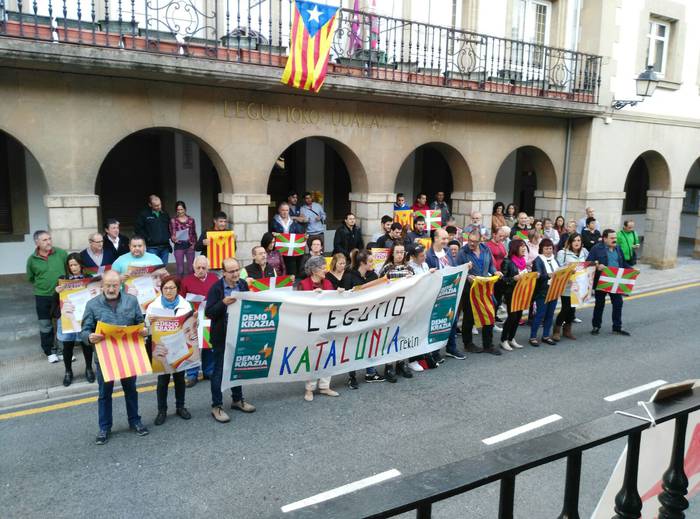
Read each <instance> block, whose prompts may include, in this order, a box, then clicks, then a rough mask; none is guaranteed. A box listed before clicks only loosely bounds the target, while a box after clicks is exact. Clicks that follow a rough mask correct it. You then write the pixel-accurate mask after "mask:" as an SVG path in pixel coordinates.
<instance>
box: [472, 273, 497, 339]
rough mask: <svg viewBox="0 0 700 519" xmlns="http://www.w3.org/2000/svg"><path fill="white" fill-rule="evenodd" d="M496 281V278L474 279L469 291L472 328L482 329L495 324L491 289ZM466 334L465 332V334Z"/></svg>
mask: <svg viewBox="0 0 700 519" xmlns="http://www.w3.org/2000/svg"><path fill="white" fill-rule="evenodd" d="M496 281H498V276H491V277H488V278H485V277H475V278H474V281H472V283H471V287H470V289H469V303H470V304H471V305H472V315H473V316H474V326H476V327H477V328H483V327H484V326H490V325H492V324H493V323H494V322H496V315H495V309H494V307H493V287H494V285H495V284H496ZM465 333H466V332H465Z"/></svg>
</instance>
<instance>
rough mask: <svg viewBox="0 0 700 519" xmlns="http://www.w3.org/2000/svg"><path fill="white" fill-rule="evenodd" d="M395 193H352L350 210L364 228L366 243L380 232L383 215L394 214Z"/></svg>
mask: <svg viewBox="0 0 700 519" xmlns="http://www.w3.org/2000/svg"><path fill="white" fill-rule="evenodd" d="M395 198H396V195H395V194H394V193H350V195H349V199H350V210H351V211H352V212H353V214H354V215H355V218H357V225H359V226H360V227H361V228H362V239H363V240H364V242H365V243H369V242H370V241H371V240H372V235H374V234H377V233H378V232H380V230H381V229H380V225H379V224H380V221H381V219H382V216H384V215H385V214H388V215H389V216H392V217H393V216H394V200H395Z"/></svg>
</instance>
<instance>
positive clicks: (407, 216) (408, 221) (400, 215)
mask: <svg viewBox="0 0 700 519" xmlns="http://www.w3.org/2000/svg"><path fill="white" fill-rule="evenodd" d="M394 221H395V222H398V223H400V224H401V225H403V226H404V227H406V226H407V225H408V227H409V228H411V229H413V211H411V210H410V209H401V210H399V211H394Z"/></svg>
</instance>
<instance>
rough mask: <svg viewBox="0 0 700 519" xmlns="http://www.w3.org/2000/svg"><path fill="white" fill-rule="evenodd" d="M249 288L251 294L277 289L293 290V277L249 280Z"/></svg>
mask: <svg viewBox="0 0 700 519" xmlns="http://www.w3.org/2000/svg"><path fill="white" fill-rule="evenodd" d="M247 281H248V288H250V291H251V292H261V291H263V290H273V289H275V288H291V287H292V284H293V283H294V278H293V277H292V276H277V277H274V278H260V279H253V278H248V280H247Z"/></svg>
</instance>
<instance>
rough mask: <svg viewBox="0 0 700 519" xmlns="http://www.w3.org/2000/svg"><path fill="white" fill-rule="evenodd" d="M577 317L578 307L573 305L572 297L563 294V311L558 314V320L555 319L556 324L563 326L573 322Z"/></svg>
mask: <svg viewBox="0 0 700 519" xmlns="http://www.w3.org/2000/svg"><path fill="white" fill-rule="evenodd" d="M575 318H576V308H574V307H573V306H571V297H569V296H561V311H560V312H559V315H557V320H556V321H555V323H554V324H555V325H556V326H561V325H562V324H571V323H573V322H574V319H575Z"/></svg>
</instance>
